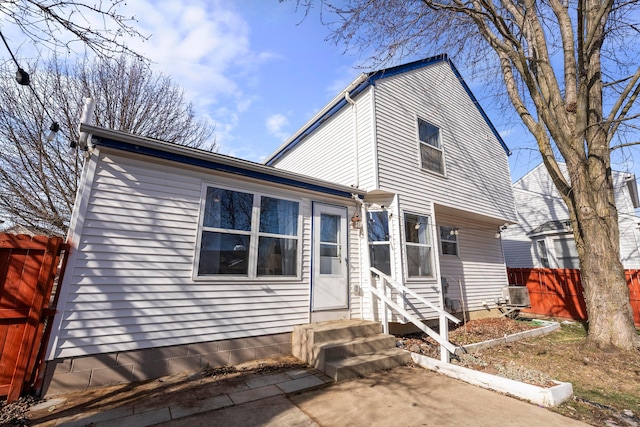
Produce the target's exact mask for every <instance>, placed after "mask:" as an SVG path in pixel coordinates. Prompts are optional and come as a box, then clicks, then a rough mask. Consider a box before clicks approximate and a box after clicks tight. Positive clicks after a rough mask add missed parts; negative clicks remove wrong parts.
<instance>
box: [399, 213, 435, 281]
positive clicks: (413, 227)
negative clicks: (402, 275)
mask: <svg viewBox="0 0 640 427" xmlns="http://www.w3.org/2000/svg"><path fill="white" fill-rule="evenodd" d="M429 236H430V233H429V217H428V216H422V215H414V214H408V213H407V214H405V215H404V241H405V252H406V254H407V275H408V277H431V276H432V275H433V273H432V271H431V239H430V238H429Z"/></svg>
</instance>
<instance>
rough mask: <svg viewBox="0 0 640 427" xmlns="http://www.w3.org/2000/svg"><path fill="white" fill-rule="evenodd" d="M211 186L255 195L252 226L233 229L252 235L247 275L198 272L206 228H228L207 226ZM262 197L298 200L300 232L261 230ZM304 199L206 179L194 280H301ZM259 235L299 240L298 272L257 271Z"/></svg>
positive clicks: (298, 225) (202, 195) (221, 230)
mask: <svg viewBox="0 0 640 427" xmlns="http://www.w3.org/2000/svg"><path fill="white" fill-rule="evenodd" d="M208 188H217V189H220V190H228V191H235V192H240V193H248V194H251V195H253V205H252V211H251V228H250V230H249V231H242V230H234V231H233V233H236V234H245V235H248V236H250V241H249V254H248V258H247V262H248V264H249V267H248V271H247V275H234V274H206V275H200V274H199V273H198V270H199V266H200V249H201V244H202V235H203V232H205V231H211V232H224V233H226V232H228V230H226V229H218V228H215V227H204V225H203V224H204V219H205V218H204V212H205V206H206V202H207V200H206V196H207V189H208ZM262 197H270V198H273V199H279V200H287V201H291V202H295V203H297V204H298V219H297V221H298V222H297V235H296V236H291V235H286V236H285V235H279V234H273V233H266V232H260V201H261V200H262ZM302 210H303V201H302V200H300V199H295V198H292V197H287V196H283V195H282V194H273V193H266V192H263V191H260V190H259V189H256V188H251V187H235V186H231V185H219V184H217V183H204V184H203V186H202V190H201V196H200V218H199V221H198V235H197V243H196V252H195V256H194V265H193V272H192V278H193V280H194V281H216V282H225V281H261V282H262V281H270V282H274V281H278V282H283V281H298V280H301V278H302V271H301V270H302V253H303V252H304V248H303V238H302V237H303V215H302ZM260 237H275V238H281V237H282V238H290V239H292V240H296V241H297V254H296V260H295V262H296V274H295V275H289V276H284V275H282V276H280V275H261V276H259V275H258V242H259V239H260Z"/></svg>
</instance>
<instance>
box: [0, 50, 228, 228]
mask: <svg viewBox="0 0 640 427" xmlns="http://www.w3.org/2000/svg"><path fill="white" fill-rule="evenodd" d="M31 69H32V70H33V72H32V83H31V86H32V87H34V88H37V90H30V87H29V86H19V85H17V84H16V82H15V81H13V80H12V79H2V80H0V110H1V111H3V114H0V177H1V179H0V212H2V211H4V212H5V215H6V218H3V219H5V220H9V221H8V223H10V222H13V223H17V224H20V225H24V226H28V227H31V228H33V229H36V230H39V231H40V232H44V233H47V234H64V233H66V230H67V227H68V221H69V219H70V216H71V210H72V208H73V203H74V199H75V193H76V187H77V182H78V178H79V174H80V170H81V162H82V155H79V154H78V153H77V152H75V151H73V150H70V148H69V147H70V144H71V142H76V141H78V138H79V134H78V125H79V121H80V117H81V114H82V111H81V109H82V105H83V99H84V98H86V97H91V98H93V99H94V100H95V101H96V109H95V112H94V115H95V124H96V125H98V126H103V127H108V128H111V129H116V130H121V131H126V132H131V133H135V134H137V135H141V136H146V137H149V138H157V139H162V140H165V141H169V142H173V143H176V144H181V145H188V146H192V147H196V148H201V149H206V150H215V146H216V144H215V141H214V140H213V139H212V135H213V130H214V127H213V125H212V124H211V123H210V122H209V121H208V120H206V119H201V118H198V117H197V116H196V114H195V112H194V109H193V106H192V105H191V104H190V103H188V102H187V101H186V100H185V98H184V93H183V91H182V90H181V89H180V88H179V87H178V86H176V85H175V84H174V83H173V82H172V80H171V79H170V78H169V77H166V76H163V75H156V74H154V73H152V72H151V70H149V68H148V67H147V65H146V64H145V63H143V62H141V61H133V62H131V61H128V60H127V59H126V58H124V57H121V58H120V60H117V61H112V60H106V59H96V60H94V61H90V62H89V61H87V62H83V63H76V64H74V65H69V64H68V63H67V62H64V61H60V60H56V59H54V60H51V61H49V62H48V63H47V64H46V65H44V66H42V69H38V68H36V66H35V65H33V66H32V67H31ZM4 72H8V71H6V70H3V69H2V68H0V75H5V74H4ZM36 94H46V95H44V96H40V95H36ZM54 122H55V123H56V125H58V126H59V131H58V133H57V134H53V133H52V132H50V129H51V128H52V126H53V124H54ZM5 225H6V224H5Z"/></svg>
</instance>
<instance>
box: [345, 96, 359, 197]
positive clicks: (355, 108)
mask: <svg viewBox="0 0 640 427" xmlns="http://www.w3.org/2000/svg"><path fill="white" fill-rule="evenodd" d="M344 99H345V100H346V101H347V102H348V103H349V104H351V110H352V111H353V133H354V138H353V139H354V141H353V153H354V156H355V161H356V165H355V166H356V167H355V174H356V179H355V181H356V182H355V183H354V186H355V187H356V188H359V187H360V155H359V152H358V146H359V145H360V141H359V139H358V106H357V105H356V102H355V101H354V100H353V99H351V97H350V96H349V90H348V89H347V90H345V91H344Z"/></svg>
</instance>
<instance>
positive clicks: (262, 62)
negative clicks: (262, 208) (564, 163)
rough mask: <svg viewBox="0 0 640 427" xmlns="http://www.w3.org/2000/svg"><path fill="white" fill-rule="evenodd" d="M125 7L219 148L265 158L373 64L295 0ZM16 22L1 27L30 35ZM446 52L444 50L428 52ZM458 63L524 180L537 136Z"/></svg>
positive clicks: (178, 1) (174, 1)
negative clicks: (338, 41) (208, 123)
mask: <svg viewBox="0 0 640 427" xmlns="http://www.w3.org/2000/svg"><path fill="white" fill-rule="evenodd" d="M119 12H120V13H121V14H122V15H124V16H135V17H136V19H137V23H135V24H134V25H135V27H136V28H137V29H138V30H139V31H140V32H141V33H142V34H144V35H146V36H149V38H148V39H147V40H140V39H138V40H130V41H129V42H128V44H129V46H130V47H132V48H133V49H134V50H137V51H138V52H140V53H142V54H143V55H145V56H146V57H147V58H149V59H150V60H151V61H152V63H153V65H152V66H153V68H154V70H156V71H159V72H163V73H165V74H167V75H170V76H171V77H172V78H173V80H174V81H175V82H176V83H177V84H179V85H180V86H181V87H182V88H184V90H185V92H186V95H187V97H188V99H189V100H190V101H191V102H193V104H194V106H195V107H196V110H197V111H198V113H199V114H201V115H204V116H208V117H209V118H210V119H211V120H212V121H213V122H214V123H215V125H216V132H215V134H216V140H217V143H218V145H219V152H221V153H223V154H229V155H232V156H236V157H240V158H243V159H248V160H253V161H258V162H260V161H262V160H263V159H264V158H266V157H267V156H268V155H269V154H270V153H271V152H273V151H274V150H275V149H276V148H277V147H278V146H279V145H280V144H281V143H282V142H283V141H284V140H285V139H286V138H287V137H288V136H289V135H291V134H293V133H294V132H295V131H296V130H297V129H298V128H299V127H300V126H302V125H303V124H304V123H306V122H307V120H308V119H310V118H311V117H312V116H313V115H314V114H315V113H316V112H317V111H318V110H319V109H320V108H322V107H323V106H324V105H325V104H326V103H327V102H328V101H330V100H331V99H332V98H333V97H334V96H335V95H337V94H338V93H339V92H340V91H341V90H342V89H344V88H345V87H346V86H347V85H348V84H349V83H350V82H351V81H353V80H354V79H355V78H356V76H357V75H358V74H360V73H361V72H363V71H371V70H372V68H371V67H368V66H367V62H366V61H367V58H368V55H367V53H366V52H364V53H361V52H357V51H356V52H354V51H351V52H347V53H345V52H344V47H343V46H342V45H338V46H336V45H334V44H332V43H330V42H328V41H326V38H327V37H328V36H329V35H330V30H329V29H328V28H327V27H326V26H324V25H323V24H322V23H321V22H320V18H319V14H318V11H317V10H313V11H312V12H311V14H310V15H309V16H307V17H306V18H305V16H304V11H303V10H298V11H296V1H295V0H287V1H284V2H280V1H278V0H162V1H160V0H135V1H130V2H128V3H127V5H126V6H124V7H123V8H121V9H119ZM11 30H12V29H10V28H7V29H3V31H4V32H5V33H7V34H9V35H11V36H13V37H12V38H14V39H15V40H20V39H22V38H23V37H21V35H20V33H19V32H12V31H11ZM11 33H13V34H11ZM24 48H25V47H24V46H22V48H21V49H22V52H21V53H23V52H24ZM440 53H446V52H431V51H425V52H424V55H423V56H422V57H429V56H433V55H437V54H440ZM415 59H420V58H418V57H416V58H406V59H404V60H402V62H409V61H411V60H415ZM453 61H454V63H455V64H456V66H457V68H458V70H459V71H460V73H461V74H462V76H463V77H464V79H465V81H466V82H467V84H468V85H469V86H470V88H471V90H472V91H473V93H474V94H475V96H476V98H478V100H479V102H480V104H481V105H482V106H483V108H484V109H485V111H486V112H487V115H488V116H489V118H490V119H491V120H492V122H493V124H494V125H495V127H496V128H497V129H498V132H499V133H500V134H501V135H502V137H503V139H504V140H505V142H506V144H507V145H508V146H509V148H510V149H511V150H512V152H513V154H512V155H511V157H510V159H509V163H510V167H511V175H512V178H513V179H514V180H515V179H518V178H520V177H521V176H522V175H523V174H525V173H526V172H527V171H528V170H530V169H532V168H533V167H534V166H536V165H537V164H538V163H539V162H540V156H539V154H538V152H537V149H536V145H535V143H534V140H533V138H532V137H531V136H530V135H529V134H528V133H527V132H526V131H525V130H524V127H523V125H522V124H521V123H520V122H519V119H518V118H517V117H516V116H515V114H514V113H513V112H512V111H511V110H508V112H506V111H503V110H500V109H497V108H495V106H496V105H497V103H496V100H495V99H494V97H493V95H492V94H491V93H490V91H489V90H487V89H486V88H485V86H484V84H483V82H482V81H480V80H477V81H476V80H474V79H473V76H471V72H470V70H467V69H465V64H462V63H458V62H457V61H456V59H455V58H453ZM392 65H397V63H390V64H384V65H383V66H382V67H388V66H392ZM616 159H617V157H616ZM614 160H615V159H614ZM634 168H635V167H634V164H633V161H632V160H631V161H628V160H627V162H626V163H625V164H623V163H614V169H616V170H628V169H630V170H631V171H634ZM637 174H638V175H639V176H640V173H638V172H637Z"/></svg>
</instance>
